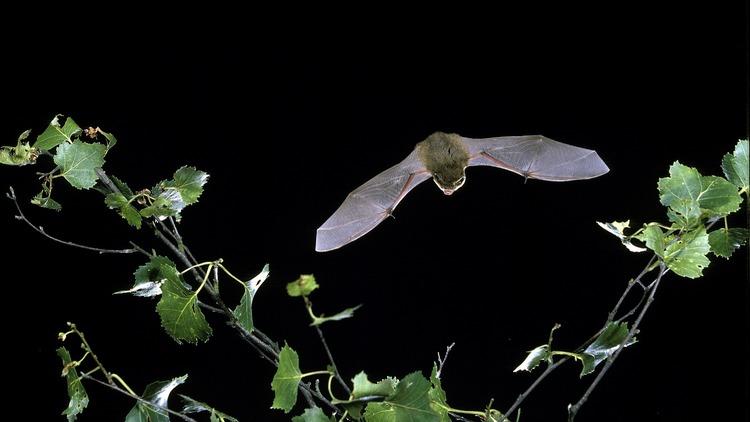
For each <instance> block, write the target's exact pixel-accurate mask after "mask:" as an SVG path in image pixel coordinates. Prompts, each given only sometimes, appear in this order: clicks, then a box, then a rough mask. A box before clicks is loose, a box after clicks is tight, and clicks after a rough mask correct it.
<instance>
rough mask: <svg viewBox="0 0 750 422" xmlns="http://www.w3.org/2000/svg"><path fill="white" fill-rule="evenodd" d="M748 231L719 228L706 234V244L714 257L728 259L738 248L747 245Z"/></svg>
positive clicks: (749, 234) (736, 228) (749, 235)
mask: <svg viewBox="0 0 750 422" xmlns="http://www.w3.org/2000/svg"><path fill="white" fill-rule="evenodd" d="M748 237H750V231H748V229H745V228H738V227H732V228H730V229H725V228H721V229H718V230H714V231H712V232H711V233H709V234H708V244H709V246H710V247H711V252H713V253H714V255H717V256H720V257H723V258H729V257H730V256H732V254H733V253H734V251H736V250H737V249H739V247H740V246H742V245H745V244H747V242H748Z"/></svg>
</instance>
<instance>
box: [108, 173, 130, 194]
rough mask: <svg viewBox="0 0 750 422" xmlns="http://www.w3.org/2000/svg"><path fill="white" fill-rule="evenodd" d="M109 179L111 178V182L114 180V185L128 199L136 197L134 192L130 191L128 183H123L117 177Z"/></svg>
mask: <svg viewBox="0 0 750 422" xmlns="http://www.w3.org/2000/svg"><path fill="white" fill-rule="evenodd" d="M109 178H110V180H112V183H114V184H115V186H116V187H117V189H119V190H120V193H122V194H123V195H125V197H126V198H128V199H130V198H132V197H133V196H134V195H133V191H132V190H131V189H130V186H128V184H127V183H125V182H123V181H122V180H120V179H119V178H117V177H116V176H109Z"/></svg>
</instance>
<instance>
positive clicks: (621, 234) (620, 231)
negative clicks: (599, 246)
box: [596, 220, 646, 252]
mask: <svg viewBox="0 0 750 422" xmlns="http://www.w3.org/2000/svg"><path fill="white" fill-rule="evenodd" d="M596 224H598V225H599V227H601V228H603V229H604V230H606V231H607V232H609V233H611V234H613V235H615V236H616V237H617V238H618V239H620V242H622V244H623V245H625V247H626V248H628V250H629V251H631V252H644V251H645V250H646V248H642V247H640V246H636V245H634V244H632V243H631V242H630V236H627V235H625V229H627V228H628V227H630V220H626V221H613V222H611V223H602V222H600V221H597V222H596Z"/></svg>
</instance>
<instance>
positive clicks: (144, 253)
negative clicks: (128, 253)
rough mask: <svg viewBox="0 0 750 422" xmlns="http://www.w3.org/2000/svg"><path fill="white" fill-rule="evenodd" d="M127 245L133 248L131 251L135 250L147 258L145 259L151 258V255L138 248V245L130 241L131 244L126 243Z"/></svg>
mask: <svg viewBox="0 0 750 422" xmlns="http://www.w3.org/2000/svg"><path fill="white" fill-rule="evenodd" d="M128 243H130V246H132V247H133V249H135V250H136V251H138V252H140V253H142V254H143V255H146V256H147V257H149V258H150V257H151V256H153V255H152V254H151V253H149V252H148V251H147V250H145V249H143V248H142V247H140V246H138V244H136V243H135V242H132V241H131V242H128Z"/></svg>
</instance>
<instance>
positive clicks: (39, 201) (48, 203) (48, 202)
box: [31, 191, 62, 211]
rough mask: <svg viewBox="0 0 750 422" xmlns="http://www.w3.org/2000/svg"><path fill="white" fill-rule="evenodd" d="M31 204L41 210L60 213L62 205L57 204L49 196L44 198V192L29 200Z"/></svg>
mask: <svg viewBox="0 0 750 422" xmlns="http://www.w3.org/2000/svg"><path fill="white" fill-rule="evenodd" d="M31 203H32V204H34V205H37V206H40V207H42V208H47V209H49V210H55V211H60V210H61V209H62V205H60V203H59V202H57V201H55V200H54V199H52V198H51V197H50V196H45V192H44V191H42V192H39V193H38V194H36V196H34V197H33V198H32V199H31Z"/></svg>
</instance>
